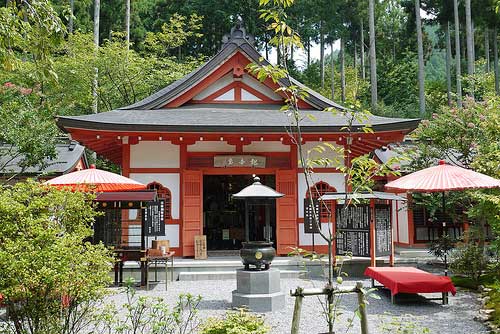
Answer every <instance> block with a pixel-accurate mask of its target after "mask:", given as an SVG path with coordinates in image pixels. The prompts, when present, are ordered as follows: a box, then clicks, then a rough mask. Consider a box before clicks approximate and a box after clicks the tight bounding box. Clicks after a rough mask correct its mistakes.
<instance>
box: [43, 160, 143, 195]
mask: <svg viewBox="0 0 500 334" xmlns="http://www.w3.org/2000/svg"><path fill="white" fill-rule="evenodd" d="M45 184H48V185H51V186H55V187H58V188H69V189H71V190H78V191H95V192H112V191H131V190H144V189H146V185H144V184H142V183H139V182H137V181H134V180H132V179H129V178H128V177H125V176H121V175H118V174H115V173H111V172H107V171H104V170H101V169H97V168H95V165H91V166H90V168H88V169H82V170H79V171H76V172H72V173H68V174H64V175H61V176H58V177H56V178H53V179H51V180H48V181H46V182H45Z"/></svg>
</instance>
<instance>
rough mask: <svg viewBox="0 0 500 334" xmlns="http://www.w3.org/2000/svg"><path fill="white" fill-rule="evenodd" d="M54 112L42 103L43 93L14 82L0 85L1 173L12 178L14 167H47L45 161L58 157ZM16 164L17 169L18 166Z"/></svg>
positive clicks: (23, 168)
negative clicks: (56, 155) (41, 96)
mask: <svg viewBox="0 0 500 334" xmlns="http://www.w3.org/2000/svg"><path fill="white" fill-rule="evenodd" d="M52 116H53V115H52V110H51V108H50V106H49V105H48V104H47V103H46V102H45V101H42V102H40V91H39V90H37V89H36V88H35V89H31V88H24V87H22V86H16V85H14V84H12V83H10V82H8V83H6V84H4V85H3V86H0V128H1V131H0V142H1V143H3V146H2V149H1V151H0V154H1V155H2V156H6V157H10V159H2V160H1V162H0V170H1V171H2V172H3V173H5V174H7V175H9V174H13V175H12V176H14V175H15V173H10V171H13V170H14V167H16V166H17V167H20V169H21V170H25V169H26V168H28V167H31V166H36V165H40V166H44V165H45V164H46V163H45V158H48V157H54V156H55V150H54V147H55V141H56V134H57V130H56V127H55V126H54V121H53V118H52ZM14 165H15V166H14Z"/></svg>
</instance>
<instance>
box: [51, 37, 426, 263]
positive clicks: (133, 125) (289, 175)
mask: <svg viewBox="0 0 500 334" xmlns="http://www.w3.org/2000/svg"><path fill="white" fill-rule="evenodd" d="M259 59H261V55H260V54H259V52H258V51H257V50H256V48H255V47H254V46H253V39H252V38H251V37H250V36H248V35H247V34H246V32H245V30H244V29H243V28H241V27H235V28H233V29H232V31H231V33H230V34H229V35H227V36H226V37H225V38H224V43H223V45H222V48H221V50H220V51H219V52H218V53H217V54H216V55H215V56H214V57H213V58H211V59H210V60H209V61H207V62H206V63H205V64H203V65H202V66H201V67H199V68H198V69H196V70H194V71H193V72H191V73H190V74H188V75H186V76H185V77H184V78H182V79H180V80H178V81H176V82H174V83H172V84H170V85H168V86H167V87H165V88H163V89H162V90H160V91H158V92H156V93H155V94H153V95H151V96H149V97H146V98H145V99H143V100H142V101H139V102H137V103H134V104H132V105H129V106H125V107H123V108H120V109H117V110H113V111H109V112H103V113H99V114H92V115H84V116H72V117H62V116H61V117H58V119H57V123H58V126H59V127H60V128H61V129H62V130H63V131H65V132H66V133H69V134H70V135H71V138H72V139H73V140H76V141H78V142H79V143H81V144H82V145H85V146H86V147H88V148H89V149H91V150H94V151H95V152H97V153H98V154H99V155H102V156H103V157H105V158H108V159H109V160H111V161H113V162H115V163H117V164H118V165H120V166H121V168H122V173H123V175H125V176H128V177H130V178H132V179H135V180H137V181H139V182H142V183H145V184H148V185H149V187H151V188H154V189H157V191H158V194H159V197H160V198H162V199H163V200H164V203H165V224H166V226H165V227H166V236H165V237H164V239H168V240H170V244H171V247H172V248H173V249H174V250H175V251H176V255H182V256H193V255H194V237H195V236H196V235H206V236H207V243H208V249H209V250H213V251H222V250H232V249H239V248H240V245H241V241H242V240H243V238H244V229H243V227H244V225H243V224H244V218H243V212H244V210H243V209H242V205H243V203H242V202H241V201H238V200H234V199H233V198H232V196H231V195H232V194H234V193H236V192H238V191H240V190H241V189H242V188H244V187H245V186H247V185H249V184H251V182H252V174H257V175H258V176H259V177H260V178H261V181H262V183H263V184H266V185H268V186H270V187H273V188H275V189H276V190H277V191H279V192H281V193H283V194H285V196H284V197H283V198H280V199H278V200H277V201H276V204H275V205H273V207H272V208H271V210H268V211H269V212H270V215H271V217H270V219H271V229H272V230H271V231H270V233H271V237H272V240H274V242H275V247H276V249H277V252H278V254H286V253H288V252H289V251H290V247H294V246H300V247H303V248H306V249H307V248H310V247H311V245H312V242H313V240H312V237H311V235H310V234H306V233H304V223H303V221H304V218H303V217H304V199H305V198H306V193H307V192H306V190H307V189H306V183H305V180H304V177H303V174H302V168H301V166H300V165H299V163H298V157H297V146H296V145H295V144H294V143H292V141H291V137H290V136H289V134H288V133H287V128H286V126H287V125H289V119H288V117H287V115H286V114H284V113H283V112H280V107H281V106H282V105H283V104H284V99H285V97H284V95H283V94H281V93H279V92H277V88H278V87H279V85H290V84H293V85H301V84H300V83H298V82H296V81H295V80H292V82H291V83H290V82H288V81H287V80H283V81H282V82H280V83H279V84H278V83H274V82H273V80H271V78H268V79H266V80H264V81H260V80H257V78H256V77H254V76H253V75H252V74H250V73H248V71H247V70H246V67H247V65H248V64H250V63H258V62H259ZM264 62H265V61H264ZM308 92H309V93H308V96H307V97H304V99H303V100H301V101H300V102H299V106H300V108H301V110H302V111H303V112H304V115H305V114H312V115H314V116H315V118H316V120H314V121H313V120H311V119H309V118H307V117H305V118H304V120H303V121H302V132H303V134H302V142H303V144H304V148H305V150H308V149H311V148H312V147H315V146H316V145H318V144H319V143H321V142H329V143H330V144H332V145H338V146H345V145H346V133H345V131H344V130H343V127H345V126H346V125H347V121H346V118H345V116H342V114H341V113H339V114H338V115H332V113H328V112H323V110H324V109H325V108H336V109H338V110H345V108H344V107H343V106H341V105H339V104H337V103H335V102H333V101H331V100H329V99H327V98H325V97H324V96H321V95H320V94H318V93H316V92H314V91H312V90H309V89H308ZM366 122H367V123H368V124H370V125H371V126H372V129H373V131H374V133H364V132H363V131H362V130H361V126H362V124H359V123H356V122H355V124H354V131H355V133H354V135H353V137H352V149H351V151H352V153H353V155H354V156H359V155H362V154H366V153H369V152H372V151H373V150H374V149H377V148H380V147H382V146H384V145H387V144H389V143H393V142H399V141H402V140H403V137H404V136H405V135H406V134H408V133H409V132H411V131H412V130H413V129H415V128H416V127H417V125H418V122H419V120H417V119H399V118H387V117H379V116H371V117H370V118H369V119H368V120H367V121H366ZM326 155H327V156H329V157H330V158H335V156H334V153H333V151H332V153H328V152H327V153H326ZM337 158H339V157H337ZM340 160H341V161H345V159H344V157H340ZM314 177H315V182H317V183H316V187H317V188H318V189H319V190H320V192H322V193H323V192H334V191H345V177H344V175H343V174H342V173H340V172H339V171H338V170H337V169H336V168H333V167H332V166H330V167H328V166H326V167H324V168H315V174H314ZM264 212H265V210H263V209H262V208H259V207H255V208H254V209H252V210H251V212H250V214H251V215H252V217H253V218H252V226H251V239H253V240H261V239H263V236H264V234H265V233H268V231H264V220H265V217H264V215H265V214H264ZM401 212H402V211H401V210H400V212H398V211H394V212H393V214H394V215H404V214H405V213H401ZM322 219H325V218H322ZM135 224H137V216H136V215H135V214H132V215H130V216H127V217H123V225H122V228H123V229H124V230H126V229H132V228H133V227H134V225H135ZM323 225H324V226H323V227H324V228H327V226H328V225H327V222H326V219H325V221H324V222H323ZM124 235H125V233H124ZM319 239H320V238H319V237H318V236H316V240H315V243H316V246H320V247H321V245H323V247H324V245H325V243H322V241H321V240H319ZM122 241H123V242H126V241H127V240H126V238H124V240H122Z"/></svg>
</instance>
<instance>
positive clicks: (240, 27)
mask: <svg viewBox="0 0 500 334" xmlns="http://www.w3.org/2000/svg"><path fill="white" fill-rule="evenodd" d="M236 40H245V41H247V42H248V43H249V44H250V45H252V46H254V42H255V38H254V36H253V35H251V34H248V33H247V30H246V29H245V26H244V24H243V19H242V18H241V16H240V15H238V18H237V19H236V24H235V25H234V26H233V27H232V28H231V32H230V33H229V34H225V35H224V36H223V37H222V46H224V45H226V44H229V43H231V42H236ZM236 44H238V45H240V44H241V42H236Z"/></svg>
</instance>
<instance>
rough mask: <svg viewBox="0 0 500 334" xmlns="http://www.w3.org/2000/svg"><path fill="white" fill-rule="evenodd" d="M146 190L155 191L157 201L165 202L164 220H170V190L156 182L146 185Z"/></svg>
mask: <svg viewBox="0 0 500 334" xmlns="http://www.w3.org/2000/svg"><path fill="white" fill-rule="evenodd" d="M148 189H151V190H153V189H154V190H156V194H157V195H158V199H161V200H164V201H165V219H172V194H171V193H170V190H169V189H168V188H166V187H164V186H162V185H161V184H160V183H158V182H152V183H150V184H148Z"/></svg>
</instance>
